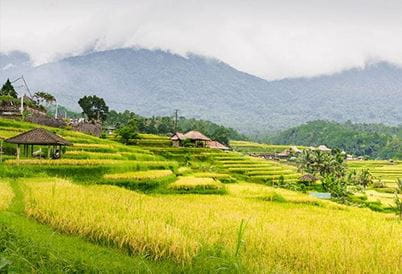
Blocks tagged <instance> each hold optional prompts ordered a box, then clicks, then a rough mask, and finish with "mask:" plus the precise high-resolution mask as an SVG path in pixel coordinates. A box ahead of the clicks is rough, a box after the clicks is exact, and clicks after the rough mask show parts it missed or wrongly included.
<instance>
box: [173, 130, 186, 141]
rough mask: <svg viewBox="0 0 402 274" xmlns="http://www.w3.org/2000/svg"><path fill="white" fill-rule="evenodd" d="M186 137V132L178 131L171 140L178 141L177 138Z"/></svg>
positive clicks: (183, 138) (182, 138)
mask: <svg viewBox="0 0 402 274" xmlns="http://www.w3.org/2000/svg"><path fill="white" fill-rule="evenodd" d="M185 139H186V136H184V134H183V133H180V132H176V133H175V134H174V135H173V136H172V137H171V138H170V140H172V141H176V140H185Z"/></svg>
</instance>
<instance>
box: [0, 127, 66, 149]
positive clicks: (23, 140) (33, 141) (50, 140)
mask: <svg viewBox="0 0 402 274" xmlns="http://www.w3.org/2000/svg"><path fill="white" fill-rule="evenodd" d="M5 141H6V142H7V143H11V144H23V145H62V146H69V145H71V143H70V142H69V141H67V140H65V139H63V138H62V137H60V136H58V135H56V134H54V133H52V132H50V131H47V130H46V129H43V128H35V129H32V130H30V131H27V132H24V133H21V134H19V135H17V136H14V137H11V138H9V139H7V140H5Z"/></svg>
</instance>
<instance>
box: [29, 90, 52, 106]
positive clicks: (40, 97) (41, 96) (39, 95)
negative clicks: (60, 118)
mask: <svg viewBox="0 0 402 274" xmlns="http://www.w3.org/2000/svg"><path fill="white" fill-rule="evenodd" d="M33 97H34V98H35V99H36V100H37V102H38V104H41V103H43V102H46V103H47V104H51V103H54V102H56V98H55V97H54V96H53V95H51V94H50V93H47V92H43V91H40V92H36V93H35V94H34V96H33Z"/></svg>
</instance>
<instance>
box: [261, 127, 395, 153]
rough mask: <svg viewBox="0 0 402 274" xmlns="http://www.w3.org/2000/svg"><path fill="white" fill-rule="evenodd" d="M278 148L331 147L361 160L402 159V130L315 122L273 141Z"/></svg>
mask: <svg viewBox="0 0 402 274" xmlns="http://www.w3.org/2000/svg"><path fill="white" fill-rule="evenodd" d="M269 140H270V141H271V142H273V143H275V144H294V145H302V146H319V145H323V144H324V145H327V146H328V147H331V148H339V149H342V150H344V151H346V152H347V153H350V154H354V155H357V156H367V157H369V158H374V159H375V158H379V159H391V158H392V159H402V128H401V127H389V126H385V125H382V124H353V123H350V122H348V123H336V122H329V121H314V122H309V123H306V124H304V125H301V126H298V127H294V128H291V129H288V130H285V131H283V132H281V133H279V134H278V135H276V136H274V137H272V138H269Z"/></svg>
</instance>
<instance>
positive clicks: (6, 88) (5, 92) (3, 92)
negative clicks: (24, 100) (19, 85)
mask: <svg viewBox="0 0 402 274" xmlns="http://www.w3.org/2000/svg"><path fill="white" fill-rule="evenodd" d="M0 96H11V97H13V98H17V97H18V95H17V92H16V91H15V89H14V87H13V85H12V84H11V82H10V79H7V81H6V82H5V83H4V85H3V86H2V87H1V89H0Z"/></svg>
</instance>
